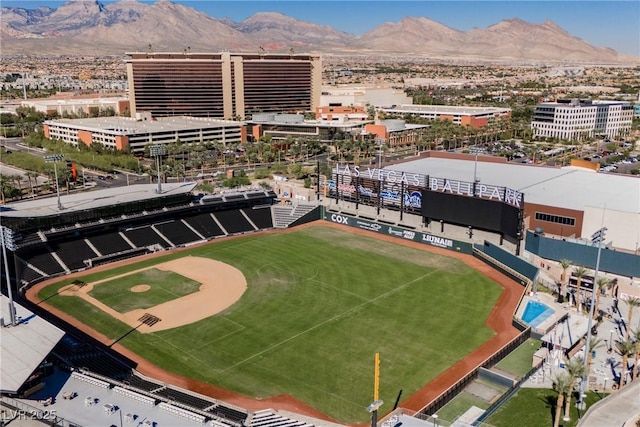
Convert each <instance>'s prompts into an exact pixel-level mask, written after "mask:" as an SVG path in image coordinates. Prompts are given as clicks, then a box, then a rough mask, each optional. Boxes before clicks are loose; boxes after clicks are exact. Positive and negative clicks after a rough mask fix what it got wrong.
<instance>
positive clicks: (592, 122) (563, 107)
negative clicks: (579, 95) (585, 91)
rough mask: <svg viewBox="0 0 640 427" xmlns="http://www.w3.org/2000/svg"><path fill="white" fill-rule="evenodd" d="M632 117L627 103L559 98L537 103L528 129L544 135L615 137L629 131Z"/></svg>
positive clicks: (630, 108) (556, 136) (631, 108)
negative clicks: (553, 100)
mask: <svg viewBox="0 0 640 427" xmlns="http://www.w3.org/2000/svg"><path fill="white" fill-rule="evenodd" d="M632 119H633V105H632V104H630V103H628V102H622V101H592V100H590V99H559V100H557V101H555V102H543V103H541V104H538V105H536V107H535V110H534V112H533V121H532V122H531V129H533V132H534V135H535V136H537V137H546V138H559V139H566V140H579V139H586V138H591V137H608V138H618V137H621V136H626V135H627V134H628V133H629V132H630V131H631V121H632Z"/></svg>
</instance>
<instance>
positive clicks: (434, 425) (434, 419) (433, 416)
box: [431, 414, 438, 427]
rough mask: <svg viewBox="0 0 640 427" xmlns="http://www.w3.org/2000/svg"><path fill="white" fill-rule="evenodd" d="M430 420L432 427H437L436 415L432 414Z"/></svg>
mask: <svg viewBox="0 0 640 427" xmlns="http://www.w3.org/2000/svg"><path fill="white" fill-rule="evenodd" d="M431 418H433V427H438V414H433V415H432V416H431Z"/></svg>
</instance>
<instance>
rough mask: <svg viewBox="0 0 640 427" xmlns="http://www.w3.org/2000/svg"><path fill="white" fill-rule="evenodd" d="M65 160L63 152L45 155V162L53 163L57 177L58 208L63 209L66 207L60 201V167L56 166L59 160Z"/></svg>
mask: <svg viewBox="0 0 640 427" xmlns="http://www.w3.org/2000/svg"><path fill="white" fill-rule="evenodd" d="M63 160H64V156H63V155H62V154H52V155H50V156H44V161H45V163H53V173H54V174H55V178H56V193H57V194H58V210H59V211H61V210H63V209H64V208H63V207H62V202H60V186H59V185H58V167H57V166H56V163H57V162H61V161H63Z"/></svg>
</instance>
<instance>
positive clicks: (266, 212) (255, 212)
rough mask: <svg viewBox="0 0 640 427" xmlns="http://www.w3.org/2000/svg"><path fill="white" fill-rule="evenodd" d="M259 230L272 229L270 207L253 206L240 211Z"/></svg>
mask: <svg viewBox="0 0 640 427" xmlns="http://www.w3.org/2000/svg"><path fill="white" fill-rule="evenodd" d="M242 211H243V212H244V213H245V214H246V215H247V216H248V217H249V219H250V220H251V221H252V222H253V223H254V224H255V225H256V227H258V229H259V230H264V229H267V228H273V219H272V218H271V209H270V206H255V207H254V208H252V209H249V208H246V209H243V210H242Z"/></svg>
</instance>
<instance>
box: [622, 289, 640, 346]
mask: <svg viewBox="0 0 640 427" xmlns="http://www.w3.org/2000/svg"><path fill="white" fill-rule="evenodd" d="M624 302H625V303H626V304H627V307H628V309H629V313H628V314H627V327H626V335H625V336H626V338H627V339H629V332H630V331H631V319H633V310H635V309H636V308H637V307H640V299H636V298H634V297H629V298H628V299H626V300H624Z"/></svg>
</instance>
